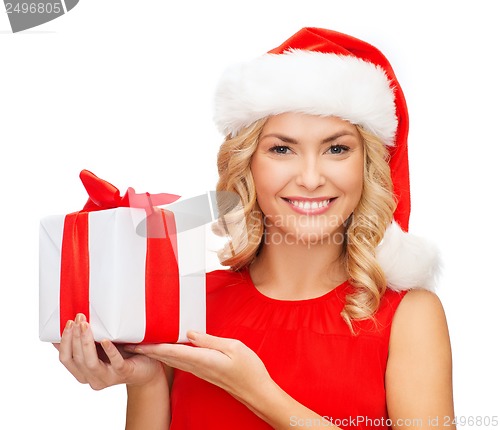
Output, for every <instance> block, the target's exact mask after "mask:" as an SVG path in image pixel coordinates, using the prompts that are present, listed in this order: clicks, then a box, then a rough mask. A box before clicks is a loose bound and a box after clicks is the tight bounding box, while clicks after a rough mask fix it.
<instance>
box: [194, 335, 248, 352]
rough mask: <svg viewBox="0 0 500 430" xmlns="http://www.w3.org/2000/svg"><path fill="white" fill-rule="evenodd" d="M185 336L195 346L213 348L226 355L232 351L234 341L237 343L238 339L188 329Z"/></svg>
mask: <svg viewBox="0 0 500 430" xmlns="http://www.w3.org/2000/svg"><path fill="white" fill-rule="evenodd" d="M187 337H188V339H189V340H190V341H191V343H192V344H193V345H195V346H198V347H202V348H210V349H215V350H217V351H221V352H223V353H224V354H226V355H228V354H229V353H230V352H231V351H232V349H233V348H234V346H235V344H236V343H239V341H237V340H235V339H228V338H225V337H217V336H212V335H210V334H207V333H199V332H195V331H189V332H188V333H187Z"/></svg>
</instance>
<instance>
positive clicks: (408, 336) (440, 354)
mask: <svg viewBox="0 0 500 430" xmlns="http://www.w3.org/2000/svg"><path fill="white" fill-rule="evenodd" d="M385 382H386V392H387V406H388V409H389V410H390V411H391V419H397V418H403V417H407V416H410V415H412V416H418V415H422V416H423V415H424V414H425V415H431V414H430V413H428V411H433V412H432V414H434V415H441V416H443V417H444V416H453V393H452V356H451V345H450V338H449V334H448V326H447V323H446V317H445V312H444V309H443V305H442V304H441V300H440V299H439V297H438V296H437V295H436V294H435V293H433V292H431V291H428V290H424V289H415V290H409V291H408V292H407V293H406V295H405V297H404V298H403V300H401V303H400V305H399V307H398V309H397V311H396V313H395V315H394V321H393V324H392V329H391V336H390V342H389V357H388V361H387V368H386V377H385ZM409 411H412V412H409ZM413 411H415V412H413ZM415 413H416V414H418V415H415Z"/></svg>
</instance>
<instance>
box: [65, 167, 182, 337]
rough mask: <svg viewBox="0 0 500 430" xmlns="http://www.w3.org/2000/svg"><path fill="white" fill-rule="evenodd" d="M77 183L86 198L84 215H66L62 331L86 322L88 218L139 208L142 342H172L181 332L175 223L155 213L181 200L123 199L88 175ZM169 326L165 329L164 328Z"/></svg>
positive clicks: (163, 196)
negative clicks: (143, 222) (143, 230)
mask: <svg viewBox="0 0 500 430" xmlns="http://www.w3.org/2000/svg"><path fill="white" fill-rule="evenodd" d="M80 179H81V180H82V182H83V185H84V187H85V189H86V190H87V192H88V194H89V199H88V201H87V203H86V204H85V206H84V207H83V210H81V211H79V212H74V213H71V214H68V215H66V217H65V220H64V230H63V242H62V249H61V282H60V330H61V334H62V332H63V330H64V326H65V324H66V322H67V321H68V320H72V319H74V318H75V315H76V314H77V313H83V314H84V315H85V316H86V317H87V320H88V319H89V251H88V213H89V212H92V211H97V210H105V209H114V208H118V207H134V208H143V209H145V210H146V213H147V218H146V219H147V253H146V279H145V285H146V287H145V288H146V291H145V295H146V303H145V306H146V333H145V337H144V340H143V342H144V343H146V342H147V343H153V342H175V341H176V340H177V336H178V332H179V312H180V311H179V300H180V292H179V268H178V264H177V240H176V228H175V218H174V215H173V213H172V212H170V211H167V210H164V209H158V208H155V206H160V205H164V204H168V203H172V202H174V201H176V200H177V199H179V197H180V196H177V195H175V194H166V193H162V194H149V193H144V194H136V193H135V191H134V189H133V188H129V189H128V190H127V192H126V193H125V195H124V196H123V197H122V196H120V191H119V190H118V189H117V188H116V187H115V186H114V185H111V184H110V183H109V182H106V181H104V180H103V179H100V178H98V177H97V176H96V175H94V174H93V173H91V172H89V171H88V170H82V172H81V173H80ZM167 321H168V323H167Z"/></svg>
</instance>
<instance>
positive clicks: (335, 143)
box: [250, 113, 364, 243]
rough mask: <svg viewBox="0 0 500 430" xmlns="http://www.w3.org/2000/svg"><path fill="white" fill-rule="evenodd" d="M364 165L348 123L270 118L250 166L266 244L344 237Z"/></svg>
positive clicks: (295, 117) (293, 115) (357, 140)
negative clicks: (344, 224) (345, 225)
mask: <svg viewBox="0 0 500 430" xmlns="http://www.w3.org/2000/svg"><path fill="white" fill-rule="evenodd" d="M363 164H364V157H363V141H362V138H361V136H360V134H359V132H358V130H357V129H356V127H355V126H354V125H352V124H351V123H349V122H347V121H344V120H341V119H339V118H336V117H319V116H312V115H305V114H300V113H284V114H281V115H277V116H273V117H270V118H269V119H268V120H267V122H266V124H265V125H264V128H263V130H262V133H261V135H260V139H259V142H258V146H257V149H256V152H255V153H254V155H253V157H252V161H251V165H250V167H251V171H252V176H253V179H254V182H255V187H256V190H257V201H258V203H259V206H260V208H261V209H262V211H263V213H264V216H265V227H266V233H267V237H266V240H267V239H269V238H270V239H272V240H278V238H277V237H275V236H274V235H278V236H279V240H280V241H281V242H283V236H285V239H286V240H287V241H289V240H290V239H292V238H293V239H294V240H299V241H300V242H308V243H310V242H312V241H324V240H325V239H326V238H329V239H332V237H334V236H337V237H342V238H343V231H344V226H343V223H344V221H346V220H347V218H348V217H349V215H350V214H351V213H352V212H353V211H354V209H355V208H356V206H357V204H358V202H359V200H360V198H361V193H362V189H363ZM270 235H271V236H270ZM273 237H274V239H273Z"/></svg>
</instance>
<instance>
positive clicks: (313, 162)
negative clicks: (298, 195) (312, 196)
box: [296, 156, 326, 191]
mask: <svg viewBox="0 0 500 430" xmlns="http://www.w3.org/2000/svg"><path fill="white" fill-rule="evenodd" d="M325 182H326V179H325V175H324V174H323V171H322V166H321V162H320V160H319V159H318V157H315V156H309V157H304V158H303V159H302V160H301V162H300V163H299V166H298V172H297V176H296V183H297V185H299V186H301V187H304V188H305V189H307V190H308V191H313V190H315V189H316V188H318V187H320V186H322V185H324V184H325Z"/></svg>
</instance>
